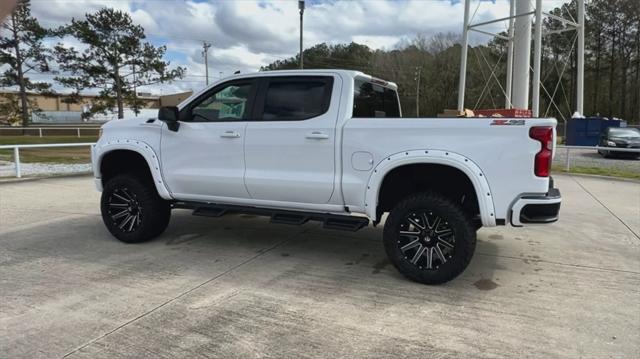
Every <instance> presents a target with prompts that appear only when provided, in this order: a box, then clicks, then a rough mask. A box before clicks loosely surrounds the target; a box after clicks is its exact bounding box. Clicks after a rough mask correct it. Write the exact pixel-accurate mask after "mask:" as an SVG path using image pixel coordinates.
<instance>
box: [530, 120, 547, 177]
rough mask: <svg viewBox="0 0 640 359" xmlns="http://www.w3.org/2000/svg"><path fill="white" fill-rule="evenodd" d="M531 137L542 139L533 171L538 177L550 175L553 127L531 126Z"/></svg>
mask: <svg viewBox="0 0 640 359" xmlns="http://www.w3.org/2000/svg"><path fill="white" fill-rule="evenodd" d="M529 137H531V138H533V139H534V140H537V141H540V151H539V152H538V153H536V158H535V161H534V166H533V172H534V173H535V174H536V176H538V177H549V172H550V171H551V154H552V153H551V151H552V149H553V127H531V129H530V130H529Z"/></svg>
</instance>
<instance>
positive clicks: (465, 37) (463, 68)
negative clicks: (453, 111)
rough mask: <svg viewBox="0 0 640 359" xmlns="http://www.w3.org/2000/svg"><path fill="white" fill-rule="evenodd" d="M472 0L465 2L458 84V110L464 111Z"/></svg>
mask: <svg viewBox="0 0 640 359" xmlns="http://www.w3.org/2000/svg"><path fill="white" fill-rule="evenodd" d="M470 6H471V0H465V2H464V20H463V21H464V24H462V49H461V51H460V82H459V84H458V112H462V111H464V89H465V86H466V85H467V84H466V81H467V49H468V48H469V7H470Z"/></svg>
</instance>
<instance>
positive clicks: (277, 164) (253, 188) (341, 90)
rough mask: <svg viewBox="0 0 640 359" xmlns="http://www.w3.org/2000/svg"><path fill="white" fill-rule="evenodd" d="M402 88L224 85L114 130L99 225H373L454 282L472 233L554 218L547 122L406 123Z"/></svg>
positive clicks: (251, 79) (415, 272) (408, 268)
mask: <svg viewBox="0 0 640 359" xmlns="http://www.w3.org/2000/svg"><path fill="white" fill-rule="evenodd" d="M401 116H402V112H401V109H400V101H399V99H398V92H397V86H396V85H395V84H394V83H392V82H387V81H383V80H380V79H376V78H373V77H371V76H369V75H365V74H363V73H361V72H355V71H345V70H302V71H273V72H260V73H257V74H245V75H238V76H234V77H231V78H227V79H224V80H223V81H220V82H218V83H215V84H213V85H211V86H209V87H208V88H206V89H204V90H202V91H200V92H199V93H196V94H194V95H193V96H191V97H190V98H188V99H187V100H185V101H184V102H183V103H181V104H180V105H179V106H178V107H163V108H161V109H160V111H159V115H158V118H157V119H155V118H152V119H139V118H137V119H129V120H118V121H111V122H109V123H107V124H105V125H104V126H103V128H102V129H103V131H102V135H101V137H100V139H99V141H98V142H97V144H96V145H95V146H94V147H93V150H92V160H93V171H94V174H95V182H96V186H97V188H98V190H101V191H102V197H101V211H102V218H103V220H104V223H105V225H106V227H107V228H108V229H109V231H110V232H111V233H112V234H113V235H114V236H115V237H116V238H118V239H119V240H121V241H123V242H128V243H130V242H141V241H145V240H148V239H151V238H154V237H156V236H158V235H160V234H161V233H162V232H163V231H164V229H165V228H166V227H167V225H168V223H169V217H170V214H171V210H172V209H177V208H186V209H190V210H193V214H195V215H200V216H211V217H220V216H223V215H225V214H229V213H252V214H258V215H267V216H270V217H271V221H272V222H276V223H285V224H293V225H299V224H303V223H305V222H307V221H310V220H315V221H321V222H322V223H323V225H324V227H325V228H331V229H343V230H351V231H355V230H358V229H360V228H362V227H364V226H367V225H368V224H369V222H370V221H371V222H373V225H374V226H375V225H377V224H378V223H379V222H380V221H381V219H382V218H383V215H384V214H385V213H389V215H388V217H387V218H386V221H385V225H384V231H383V242H384V248H385V250H386V252H387V255H388V256H389V259H390V261H391V262H392V263H393V264H394V265H395V267H396V268H397V269H398V270H399V271H400V272H401V273H402V274H404V275H405V276H407V277H408V278H411V279H413V280H415V281H418V282H421V283H428V284H434V283H442V282H446V281H448V280H451V279H453V278H454V277H456V276H457V275H459V274H460V273H461V272H462V271H463V270H464V269H465V268H466V267H467V265H468V264H469V261H470V260H471V257H472V255H473V252H474V250H475V246H476V230H477V229H479V228H480V227H482V226H486V227H493V226H502V225H506V224H507V223H511V225H513V226H522V225H524V224H530V223H551V222H554V221H556V220H557V219H558V212H559V210H560V202H561V198H560V192H559V191H558V190H557V189H556V188H554V186H553V180H552V179H551V177H550V176H549V171H550V166H551V158H552V154H553V153H552V152H553V150H554V144H555V137H556V136H555V126H556V120H555V119H551V118H530V119H523V118H518V119H507V118H500V119H494V118H401Z"/></svg>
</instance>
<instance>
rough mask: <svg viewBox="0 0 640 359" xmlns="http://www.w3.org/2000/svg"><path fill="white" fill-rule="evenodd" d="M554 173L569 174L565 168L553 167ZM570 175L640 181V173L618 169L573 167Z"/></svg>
mask: <svg viewBox="0 0 640 359" xmlns="http://www.w3.org/2000/svg"><path fill="white" fill-rule="evenodd" d="M552 171H554V172H562V173H567V171H566V170H565V168H564V166H553V167H552ZM568 173H580V174H587V175H598V176H608V177H621V178H631V179H640V173H638V172H631V171H625V170H620V169H616V168H601V167H584V166H571V170H570V171H569V172H568Z"/></svg>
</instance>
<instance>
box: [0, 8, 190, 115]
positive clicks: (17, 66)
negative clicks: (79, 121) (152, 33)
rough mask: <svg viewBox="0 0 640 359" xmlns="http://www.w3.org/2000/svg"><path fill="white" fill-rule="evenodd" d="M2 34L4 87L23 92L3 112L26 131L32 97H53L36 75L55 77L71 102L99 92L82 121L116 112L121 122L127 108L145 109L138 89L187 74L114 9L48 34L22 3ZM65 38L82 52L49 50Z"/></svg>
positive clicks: (8, 98)
mask: <svg viewBox="0 0 640 359" xmlns="http://www.w3.org/2000/svg"><path fill="white" fill-rule="evenodd" d="M1 29H2V31H1V32H0V67H1V66H3V65H4V67H6V69H5V70H4V72H3V73H2V78H0V85H1V86H5V87H15V88H17V89H18V91H17V95H13V94H4V95H3V96H4V99H2V100H3V101H2V102H0V113H6V114H15V117H16V118H17V119H19V121H21V123H22V125H23V126H28V124H29V118H30V112H32V111H37V104H36V103H31V101H30V99H29V97H28V96H27V94H28V93H38V94H44V95H49V94H53V93H54V91H53V89H52V85H51V82H48V81H35V80H33V79H32V77H31V75H32V74H49V75H54V76H55V77H54V81H56V82H57V83H59V84H61V85H62V86H64V87H66V88H69V89H70V90H71V91H72V93H71V96H68V97H67V98H66V99H65V101H66V102H79V101H80V92H81V91H83V90H85V89H99V92H98V97H97V99H96V101H94V102H93V103H92V106H91V108H90V110H89V112H88V113H86V114H83V116H91V115H93V114H95V113H105V112H106V111H107V110H111V109H114V108H115V109H117V112H118V118H122V117H123V112H124V107H125V105H126V106H129V107H131V108H132V109H133V110H134V111H139V109H140V108H141V107H142V106H143V102H142V101H138V100H137V95H136V92H135V91H136V88H137V87H140V86H145V85H151V84H155V83H159V82H165V81H171V80H173V79H177V78H181V77H182V76H183V75H184V72H185V69H184V68H182V67H171V66H170V63H169V62H168V61H164V60H163V57H164V54H165V52H166V47H165V46H158V47H156V46H154V45H152V44H151V43H149V42H145V41H144V40H145V34H144V29H143V28H142V27H141V26H140V25H136V24H134V23H133V20H132V19H131V17H130V16H129V14H127V13H126V12H123V11H119V10H114V9H111V8H103V9H101V10H98V11H97V12H95V13H93V14H86V17H85V19H83V20H77V19H72V20H71V23H69V24H66V25H63V26H60V27H58V28H55V29H46V28H44V27H42V26H41V25H40V24H39V23H38V20H37V19H36V18H34V17H33V16H31V11H30V3H29V1H28V0H22V1H20V2H19V4H18V6H17V8H16V9H15V10H14V12H13V13H12V14H11V15H10V16H8V17H7V19H6V20H5V21H4V22H3V23H2V27H1ZM65 37H73V38H75V39H77V40H78V41H79V42H80V43H82V49H76V48H74V47H73V46H65V45H63V44H62V43H61V42H58V44H57V45H55V46H54V47H53V48H52V47H50V46H49V47H48V46H45V40H51V39H55V38H58V39H62V38H65ZM56 67H57V70H53V69H54V68H56Z"/></svg>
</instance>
